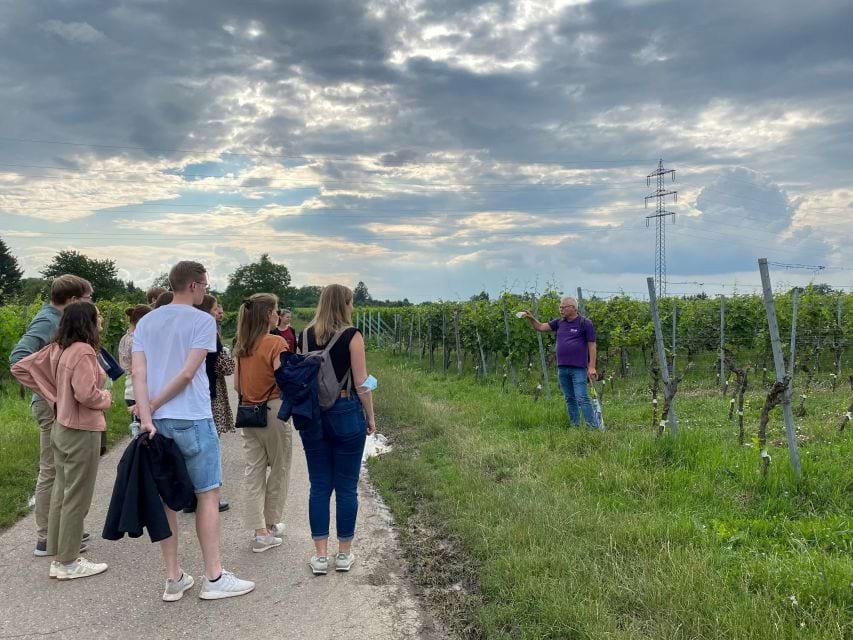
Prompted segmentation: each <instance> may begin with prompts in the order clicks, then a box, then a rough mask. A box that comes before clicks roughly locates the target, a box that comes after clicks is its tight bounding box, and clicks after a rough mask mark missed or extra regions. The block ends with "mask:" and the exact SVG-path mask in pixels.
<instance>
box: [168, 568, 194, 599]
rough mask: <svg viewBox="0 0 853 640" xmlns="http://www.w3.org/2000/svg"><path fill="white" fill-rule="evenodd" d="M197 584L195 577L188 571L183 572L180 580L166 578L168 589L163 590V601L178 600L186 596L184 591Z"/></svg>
mask: <svg viewBox="0 0 853 640" xmlns="http://www.w3.org/2000/svg"><path fill="white" fill-rule="evenodd" d="M194 584H195V580H193V577H192V576H191V575H189V574H186V573H183V572H182V573H181V577H180V578H179V579H178V580H171V579H168V580H166V589H165V590H164V591H163V602H176V601H178V600H180V599H181V598H183V597H184V591H189V590H190V589H192V586H193V585H194Z"/></svg>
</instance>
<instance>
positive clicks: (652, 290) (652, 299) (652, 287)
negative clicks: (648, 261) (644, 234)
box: [646, 278, 678, 437]
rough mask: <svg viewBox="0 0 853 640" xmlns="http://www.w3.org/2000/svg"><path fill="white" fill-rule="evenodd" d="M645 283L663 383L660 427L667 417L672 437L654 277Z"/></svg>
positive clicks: (672, 418) (669, 388)
mask: <svg viewBox="0 0 853 640" xmlns="http://www.w3.org/2000/svg"><path fill="white" fill-rule="evenodd" d="M646 284H647V285H648V287H649V306H650V307H651V312H652V322H653V323H654V325H655V345H656V346H657V354H658V363H659V364H660V370H661V377H662V378H663V385H664V392H663V393H664V406H663V411H661V414H660V418H661V424H660V426H661V429H662V428H663V427H664V426H665V423H666V421H667V418H668V419H669V429H670V431H671V432H672V435H673V437H675V436H677V435H678V421H677V420H676V418H675V412H674V411H673V410H672V396H674V395H675V394H674V393H673V386H674V385H672V381H671V379H670V376H669V366H668V365H667V361H666V348H665V347H664V346H663V332H662V331H661V327H660V315H659V314H658V302H657V296H656V295H655V279H654V278H646Z"/></svg>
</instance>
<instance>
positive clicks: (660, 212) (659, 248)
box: [645, 160, 678, 298]
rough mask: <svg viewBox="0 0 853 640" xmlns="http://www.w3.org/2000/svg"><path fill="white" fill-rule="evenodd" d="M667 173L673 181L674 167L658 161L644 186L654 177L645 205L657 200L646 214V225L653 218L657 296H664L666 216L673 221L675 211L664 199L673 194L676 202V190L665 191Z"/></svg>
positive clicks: (648, 184)
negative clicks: (653, 211)
mask: <svg viewBox="0 0 853 640" xmlns="http://www.w3.org/2000/svg"><path fill="white" fill-rule="evenodd" d="M667 174H669V176H670V178H671V179H672V181H673V182H675V169H665V168H664V166H663V160H660V161H659V162H658V168H657V169H656V170H655V171H653V172H652V173H650V174H649V175H647V176H646V186H649V187H650V186H652V178H655V179H656V183H657V189H655V191H654V193H652V194H650V195H647V196H646V200H645V206H648V204H649V200H652V199H655V200H657V206H656V207H655V213H654V214H652V215H650V216H646V226H647V227H648V226H649V220H650V219H652V218H654V220H655V232H656V233H655V289H656V290H657V295H658V297H659V298H663V297H664V296H666V218H667V216H672V221H673V223H674V222H675V212H673V211H667V210H666V199H667V198H668V197H669V196H673V198H674V200H675V202H678V191H671V190H670V191H667V190H666V188H665V187H664V183H665V178H666V176H667Z"/></svg>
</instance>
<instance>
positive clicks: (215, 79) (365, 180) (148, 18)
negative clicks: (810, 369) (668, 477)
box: [0, 0, 853, 273]
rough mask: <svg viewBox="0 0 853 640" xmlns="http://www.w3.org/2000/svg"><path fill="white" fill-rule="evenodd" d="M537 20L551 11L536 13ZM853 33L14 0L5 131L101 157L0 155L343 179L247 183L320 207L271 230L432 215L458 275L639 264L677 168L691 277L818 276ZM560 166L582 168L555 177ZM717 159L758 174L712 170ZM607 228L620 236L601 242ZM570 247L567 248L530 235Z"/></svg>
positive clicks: (852, 65) (285, 7)
mask: <svg viewBox="0 0 853 640" xmlns="http://www.w3.org/2000/svg"><path fill="white" fill-rule="evenodd" d="M531 7H532V8H531ZM536 11H539V12H540V13H541V15H543V16H545V17H544V18H542V19H539V20H533V21H530V20H529V16H528V14H529V13H531V12H532V13H536ZM851 24H853V5H851V3H849V2H843V1H841V0H838V1H834V2H828V1H817V2H812V3H808V4H803V3H795V2H793V1H785V2H778V1H773V2H771V1H770V0H761V1H757V2H751V3H742V2H734V1H728V2H716V3H710V2H703V3H695V2H690V3H687V2H636V1H632V2H627V1H625V2H615V1H600V2H591V3H587V4H578V5H573V6H567V7H565V8H564V9H562V10H560V11H559V12H555V11H552V12H550V13H549V12H548V7H538V8H537V7H536V6H535V3H533V2H528V3H514V2H508V1H506V2H481V1H479V0H464V1H461V2H460V1H451V0H428V1H423V2H415V3H412V4H407V3H393V4H391V3H387V4H383V3H373V4H368V3H361V2H342V1H339V0H318V1H316V2H311V3H305V2H301V1H300V2H296V1H295V0H289V1H287V2H275V3H271V2H263V1H260V0H255V1H245V2H240V3H235V2H231V1H226V0H188V1H186V2H130V1H125V2H121V1H113V2H106V1H95V0H88V1H86V0H84V1H81V2H75V3H67V2H58V1H55V2H43V3H25V2H18V3H5V4H3V5H2V7H0V92H2V95H3V96H4V118H3V122H2V125H0V136H5V137H6V138H23V139H37V140H49V141H50V140H52V141H78V142H83V143H88V144H90V145H101V146H82V147H79V146H63V145H50V144H36V143H32V142H24V143H20V142H13V141H10V140H5V141H3V140H0V162H3V163H11V164H15V163H17V164H27V163H33V164H42V163H43V164H49V165H53V166H64V167H68V168H69V169H71V168H74V169H79V170H80V171H83V172H85V170H86V167H87V163H88V162H89V161H90V160H91V159H92V158H93V157H94V158H99V159H102V160H103V159H109V158H124V159H126V160H127V161H128V162H132V161H143V160H146V161H150V160H152V159H162V160H165V161H168V162H170V163H173V164H174V166H175V167H178V171H179V168H180V166H182V163H185V162H189V161H190V160H189V158H190V156H193V157H192V161H193V162H201V161H203V160H207V161H215V160H216V159H217V158H218V157H220V154H221V153H222V152H229V151H230V152H237V153H238V154H244V155H242V156H237V157H239V158H240V161H241V162H243V163H244V166H245V167H246V168H251V166H252V165H253V164H255V163H257V164H259V165H260V164H264V163H266V164H268V165H272V164H274V163H275V162H276V161H279V162H280V163H281V165H282V166H286V167H289V168H300V169H306V168H309V169H311V170H312V171H313V172H314V173H315V174H316V175H317V176H318V180H319V181H320V182H321V183H323V182H325V183H328V184H327V185H325V186H323V187H322V188H320V189H318V190H314V191H310V192H309V191H304V192H296V194H294V193H293V192H290V193H285V194H282V193H281V192H280V191H279V192H276V191H275V188H274V187H273V185H274V184H275V180H274V179H273V178H271V177H270V176H268V175H266V174H264V175H259V176H250V177H246V178H245V179H243V181H242V182H241V185H242V186H243V187H251V188H253V189H257V190H258V192H259V193H262V194H263V195H264V197H265V198H267V199H269V200H271V201H273V202H274V201H276V200H277V197H276V196H277V194H278V196H279V197H278V200H279V201H280V202H281V201H284V200H286V201H287V203H288V204H291V203H293V202H294V201H297V202H298V201H299V200H300V198H301V197H304V198H306V199H308V198H310V199H311V204H310V209H307V210H306V211H305V212H304V213H303V214H302V215H287V216H277V217H275V218H274V219H273V220H272V221H271V226H272V227H273V228H274V229H277V230H283V231H294V232H296V231H300V232H306V233H309V234H312V235H322V234H331V235H335V236H340V237H346V236H347V235H349V236H351V237H359V238H362V239H366V240H370V241H374V242H376V243H377V244H381V245H382V246H383V247H390V248H401V249H405V248H406V247H410V246H412V244H413V242H414V240H413V239H412V238H410V237H403V235H402V234H398V235H397V236H395V235H394V234H389V233H383V232H382V230H381V228H376V227H372V229H373V230H369V229H368V225H370V224H371V223H376V224H401V225H418V224H423V225H428V224H432V225H433V226H434V227H435V228H434V229H433V231H432V233H434V234H435V237H436V238H440V239H441V242H440V243H438V244H437V245H436V246H435V247H434V248H433V252H434V255H435V256H439V257H443V258H444V259H445V261H446V262H448V263H450V261H451V259H452V258H453V257H454V256H459V255H460V254H461V253H469V254H474V253H476V252H477V251H483V252H484V253H483V256H482V257H479V258H476V260H475V259H474V258H472V262H470V263H466V265H467V266H466V267H465V268H472V267H471V265H474V264H480V265H482V267H483V268H485V269H488V268H504V267H505V266H506V265H507V264H514V265H524V266H525V267H526V268H529V269H531V270H536V269H566V268H573V267H582V268H584V269H587V270H588V271H591V272H598V273H626V272H627V273H633V272H637V273H640V272H643V271H647V270H648V266H649V262H650V260H649V258H650V256H651V249H650V243H653V240H650V239H649V236H648V234H644V233H643V232H642V231H638V230H637V229H634V227H632V226H630V225H642V222H643V216H644V215H645V213H644V212H643V211H642V207H641V206H640V205H641V204H642V198H643V196H644V195H645V193H646V190H645V185H644V181H643V177H644V175H645V174H646V173H648V172H649V171H651V170H652V168H653V166H654V163H655V162H656V159H657V158H658V157H660V156H661V155H663V156H664V157H665V158H666V159H667V161H668V162H676V163H679V166H681V165H690V166H692V167H694V168H695V169H696V175H694V176H692V177H691V176H689V175H688V176H687V177H688V185H689V186H691V187H694V188H698V187H702V186H704V187H707V189H706V190H704V191H701V192H700V191H698V190H697V189H694V193H699V194H700V195H698V199H697V200H696V202H695V203H692V202H691V203H689V204H691V205H692V204H695V210H694V211H693V213H696V214H697V215H695V216H693V217H687V216H684V217H681V218H679V221H678V223H677V227H676V229H675V234H676V235H675V236H674V237H676V238H678V239H679V240H678V242H674V243H673V249H672V251H673V253H672V256H673V260H672V264H673V265H678V266H677V267H676V268H680V269H683V270H684V273H687V272H689V273H720V272H724V271H725V270H726V269H736V268H747V267H748V268H750V269H751V268H752V266H753V256H752V253H751V251H750V250H745V249H744V246H743V242H744V238H746V237H750V236H749V234H752V236H751V237H753V243H752V244H753V246H756V247H759V246H763V247H767V248H769V249H771V250H780V251H781V250H782V248H783V247H784V248H785V251H788V252H790V255H792V256H794V257H796V258H797V259H801V260H802V261H804V262H811V261H819V260H823V259H824V258H825V257H826V256H828V255H829V254H830V253H831V252H832V246H830V245H829V244H827V242H826V241H825V240H823V239H822V236H821V234H820V233H819V232H817V231H815V230H811V229H808V228H806V227H802V226H801V227H800V230H799V232H798V233H797V234H794V235H792V234H791V233H790V229H791V226H792V224H793V219H794V211H795V206H796V205H797V204H798V203H799V202H801V200H802V198H800V197H799V196H802V192H805V191H809V190H810V189H824V190H832V189H838V188H840V187H844V186H846V185H847V184H848V183H849V182H848V181H849V175H850V174H849V169H850V158H851V157H853V125H851V106H850V105H851V104H853V100H851V98H853V84H851V82H850V79H851V77H853V45H851V39H850V38H849V35H848V31H849V28H850V25H851ZM427 28H428V29H430V30H431V31H429V33H428V32H427V31H425V29H427ZM122 147H134V148H132V149H131V148H122ZM188 150H208V151H210V152H211V153H210V154H207V157H205V158H198V157H196V156H197V155H198V154H191V153H189V152H188ZM300 155H304V156H315V157H312V158H306V157H297V156H300ZM448 155H452V161H451V162H450V163H448V164H447V165H444V166H442V165H441V163H440V159H441V158H442V157H447V156H448ZM270 156H273V157H270ZM276 156H287V157H284V158H277V157H276ZM320 156H322V157H320ZM355 156H358V158H355ZM367 156H371V157H373V158H375V163H374V164H370V165H367V164H366V163H365V162H364V158H365V157H367ZM517 163H552V164H550V165H548V164H543V167H544V168H541V169H537V170H535V171H532V172H530V171H524V170H523V168H521V167H519V166H517ZM561 166H562V168H565V169H572V168H580V169H586V170H588V173H587V175H584V176H580V177H577V178H576V177H573V176H562V177H560V178H556V179H555V178H553V177H551V176H550V174H549V173H548V172H549V171H551V170H556V169H558V168H560V167H561ZM724 166H737V167H749V168H750V169H752V170H754V171H755V172H756V173H749V174H748V175H747V174H743V175H740V174H737V173H735V174H733V175H729V174H726V173H725V172H724V173H723V177H722V178H716V177H715V176H719V175H720V174H719V169H720V167H724ZM712 169H713V171H711V170H712ZM702 172H706V173H702ZM700 174H701V175H700ZM767 175H769V176H772V180H769V181H768V180H766V179H765V178H764V177H763V176H767ZM726 176H728V178H734V179H725V178H726ZM738 176H739V177H738ZM395 179H396V180H398V181H399V182H400V183H401V184H400V187H399V190H398V191H397V192H395V191H394V189H393V187H390V188H389V186H388V185H389V184H393V181H394V180H395ZM691 179H692V180H693V183H692V184H691V183H690V180H691ZM555 180H556V181H557V183H560V182H561V181H562V182H563V183H565V184H570V183H572V182H576V181H579V182H590V181H592V182H598V183H599V184H601V183H602V182H604V181H613V182H616V183H618V184H621V185H623V186H622V188H621V190H619V189H608V188H600V189H590V188H568V187H567V188H565V189H562V190H560V189H554V188H553V183H554V181H555ZM739 180H740V181H739ZM502 182H505V183H510V184H512V185H514V186H511V187H507V188H504V189H500V188H495V186H494V185H496V184H497V185H500V184H501V183H502ZM537 182H542V183H545V184H546V185H548V186H547V187H546V188H536V187H535V186H533V185H535V184H536V183H537ZM779 184H782V185H794V187H795V189H797V188H798V189H800V193H798V194H795V196H797V197H794V196H791V195H788V194H786V193H785V192H783V191H782V190H781V189H780V188H779V187H778V186H777V185H779ZM454 185H455V186H454ZM311 186H312V187H313V186H315V185H311ZM187 197H188V198H189V199H190V200H191V201H196V202H197V201H198V196H192V195H189V196H187ZM193 198H195V200H193ZM750 199H752V200H753V201H762V202H761V203H758V202H750ZM264 203H266V200H264ZM626 203H627V204H626ZM630 203H634V204H636V210H631V208H630V207H631V204H630ZM601 207H609V213H607V214H605V213H602V212H601V209H600V208H601ZM502 211H513V212H520V213H525V212H526V213H527V214H528V215H530V216H532V217H531V218H530V219H528V220H527V222H525V224H524V225H522V226H519V227H518V228H516V231H517V233H518V236H517V237H512V235H511V234H510V233H506V234H504V235H499V234H495V235H494V237H493V238H492V239H491V241H490V239H489V230H488V228H484V229H483V230H481V231H478V232H476V233H472V234H470V235H468V236H465V237H464V238H463V239H461V240H460V239H459V238H458V237H457V238H454V239H451V238H450V237H451V236H452V235H453V234H454V232H455V231H456V230H458V229H459V228H462V227H464V221H465V219H466V217H467V216H470V215H473V214H475V213H477V212H491V213H492V214H493V213H494V212H502ZM767 212H770V214H771V217H770V219H768V220H765V221H753V220H750V218H749V217H748V216H750V215H753V214H754V215H756V216H763V215H765V214H766V213H767ZM97 218H98V220H102V217H101V216H98V217H97ZM436 220H437V221H438V223H437V224H436V223H435V221H436ZM730 220H735V222H734V223H731V222H730ZM602 221H606V222H608V224H610V225H613V226H617V225H623V228H621V229H615V228H611V229H607V228H603V227H599V228H598V229H599V230H598V231H596V232H592V231H590V230H589V229H588V227H589V225H590V224H601V223H602ZM78 224H85V223H84V222H80V223H78ZM561 232H564V233H566V234H569V235H568V236H567V238H566V239H565V240H564V241H562V242H561V243H560V244H559V245H558V246H556V247H550V248H549V247H548V246H545V245H543V246H538V245H537V247H536V249H535V251H533V250H530V248H529V247H527V248H525V247H524V246H518V245H517V244H514V242H517V241H518V240H519V239H523V237H524V236H525V234H533V233H539V234H545V235H547V234H560V233H561ZM572 233H574V234H575V235H574V236H572V235H571V234H572ZM678 234H681V235H680V236H679V235H678ZM726 234H728V235H729V237H734V238H735V240H737V242H731V243H728V244H727V243H725V242H724V238H725V236H726ZM774 234H775V235H774ZM841 235H843V234H841ZM713 239H720V240H721V242H720V243H719V245H720V246H717V247H715V246H714V244H715V243H714V240H713ZM830 240H832V241H833V242H835V241H837V240H839V237H836V238H830ZM746 249H751V247H747V248H746ZM223 251H226V253H227V251H228V250H226V249H223ZM487 254H488V258H487V257H486V255H487ZM403 272H405V270H404V269H403V270H401V273H403Z"/></svg>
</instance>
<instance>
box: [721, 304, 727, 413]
mask: <svg viewBox="0 0 853 640" xmlns="http://www.w3.org/2000/svg"><path fill="white" fill-rule="evenodd" d="M725 357H726V298H725V296H720V390H721V391H722V392H723V396H725V395H726V387H727V386H728V380H726V360H725Z"/></svg>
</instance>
